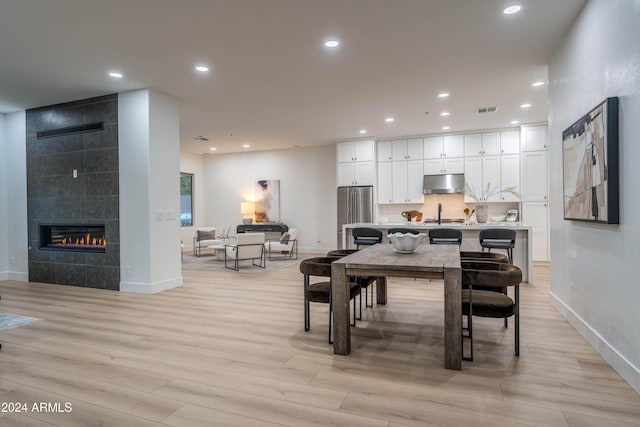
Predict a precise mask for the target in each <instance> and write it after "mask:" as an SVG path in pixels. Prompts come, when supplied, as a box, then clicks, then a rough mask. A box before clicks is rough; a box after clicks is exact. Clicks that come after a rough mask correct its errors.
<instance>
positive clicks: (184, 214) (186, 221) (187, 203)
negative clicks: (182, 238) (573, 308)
mask: <svg viewBox="0 0 640 427" xmlns="http://www.w3.org/2000/svg"><path fill="white" fill-rule="evenodd" d="M180 226H182V227H192V226H193V175H192V174H189V173H181V174H180Z"/></svg>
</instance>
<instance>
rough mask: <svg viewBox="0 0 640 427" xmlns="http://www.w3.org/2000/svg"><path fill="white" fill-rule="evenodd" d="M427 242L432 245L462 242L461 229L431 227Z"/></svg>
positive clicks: (459, 243) (458, 243)
mask: <svg viewBox="0 0 640 427" xmlns="http://www.w3.org/2000/svg"><path fill="white" fill-rule="evenodd" d="M429 243H430V244H432V245H458V246H460V245H461V244H462V231H460V230H456V229H455V228H432V229H431V230H429Z"/></svg>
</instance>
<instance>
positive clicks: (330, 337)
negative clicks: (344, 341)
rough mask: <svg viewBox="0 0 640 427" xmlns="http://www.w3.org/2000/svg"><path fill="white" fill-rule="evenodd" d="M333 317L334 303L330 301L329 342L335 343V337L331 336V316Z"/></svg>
mask: <svg viewBox="0 0 640 427" xmlns="http://www.w3.org/2000/svg"><path fill="white" fill-rule="evenodd" d="M332 317H333V304H332V303H329V344H333V338H332V336H331V318H332Z"/></svg>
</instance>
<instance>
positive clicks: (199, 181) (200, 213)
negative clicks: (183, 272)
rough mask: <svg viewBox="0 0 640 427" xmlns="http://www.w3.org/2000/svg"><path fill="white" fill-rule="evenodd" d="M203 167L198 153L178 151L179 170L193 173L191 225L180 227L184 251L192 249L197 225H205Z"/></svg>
mask: <svg viewBox="0 0 640 427" xmlns="http://www.w3.org/2000/svg"><path fill="white" fill-rule="evenodd" d="M203 171H204V168H203V157H202V155H200V154H190V153H180V172H182V173H190V174H193V227H181V228H180V240H182V241H183V242H184V249H185V250H186V251H190V250H193V236H194V235H195V229H196V228H197V227H206V226H207V224H206V223H205V219H204V172H203Z"/></svg>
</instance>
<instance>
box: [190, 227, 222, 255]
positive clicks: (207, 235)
mask: <svg viewBox="0 0 640 427" xmlns="http://www.w3.org/2000/svg"><path fill="white" fill-rule="evenodd" d="M219 244H222V241H221V240H216V229H215V227H203V228H196V235H195V236H193V253H194V254H195V255H196V256H200V255H201V254H202V248H206V247H208V246H211V245H219Z"/></svg>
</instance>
